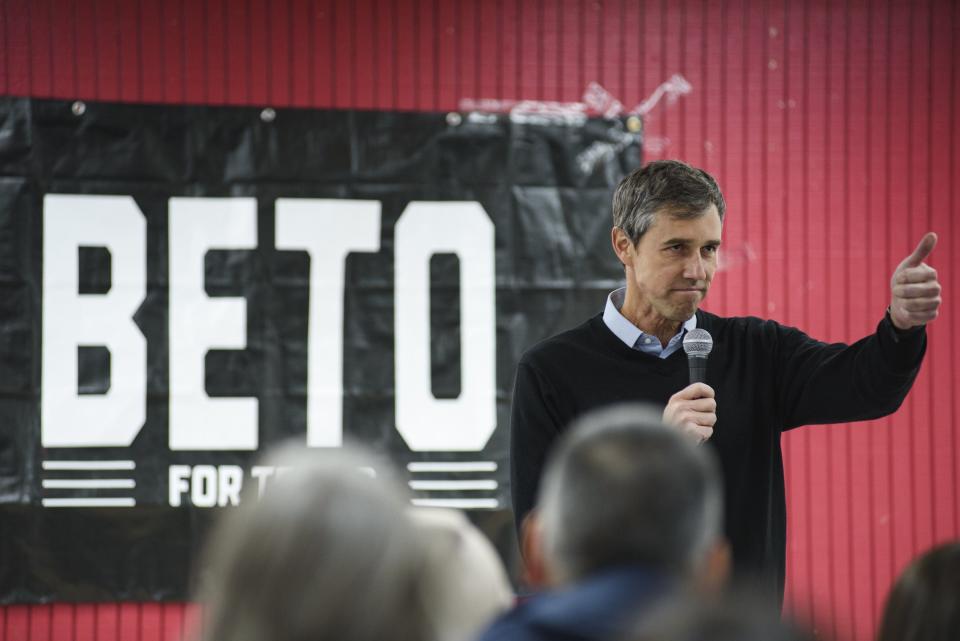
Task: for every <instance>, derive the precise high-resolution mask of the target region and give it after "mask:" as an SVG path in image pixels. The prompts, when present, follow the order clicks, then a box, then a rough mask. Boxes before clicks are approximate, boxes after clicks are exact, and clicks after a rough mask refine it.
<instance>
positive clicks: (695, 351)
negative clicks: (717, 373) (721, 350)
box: [683, 328, 713, 358]
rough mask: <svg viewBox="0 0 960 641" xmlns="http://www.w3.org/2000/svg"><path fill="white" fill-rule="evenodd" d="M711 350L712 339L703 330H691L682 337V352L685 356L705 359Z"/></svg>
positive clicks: (708, 333)
mask: <svg viewBox="0 0 960 641" xmlns="http://www.w3.org/2000/svg"><path fill="white" fill-rule="evenodd" d="M712 349H713V337H712V336H710V332H708V331H707V330H705V329H700V328H697V329H691V330H690V331H689V332H687V334H686V336H684V337H683V351H684V352H686V353H687V356H694V357H699V358H706V357H707V355H708V354H709V353H710V350H712Z"/></svg>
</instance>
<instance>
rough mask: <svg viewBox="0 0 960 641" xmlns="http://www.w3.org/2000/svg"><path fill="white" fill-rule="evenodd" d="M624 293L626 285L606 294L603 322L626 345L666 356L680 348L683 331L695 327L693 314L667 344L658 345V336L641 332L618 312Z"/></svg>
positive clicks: (662, 356)
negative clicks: (664, 345)
mask: <svg viewBox="0 0 960 641" xmlns="http://www.w3.org/2000/svg"><path fill="white" fill-rule="evenodd" d="M626 295H627V288H626V287H621V288H620V289H618V290H616V291H612V292H610V295H609V296H607V305H606V307H604V309H603V322H604V324H605V325H606V326H607V327H609V328H610V331H611V332H613V333H614V334H615V335H616V337H617V338H619V339H620V340H622V341H623V342H624V343H625V344H626V345H627V347H630V348H632V349H636V350H639V351H641V352H643V353H645V354H650V355H652V356H657V357H659V358H667V357H668V356H670V355H671V354H673V353H674V352H675V351H677V350H678V349H680V346H681V343H682V342H683V335H684V333H686V332H689V331H690V330H691V329H695V328H696V327H697V315H696V314H694V315H693V316H691V317H690V318H689V319H688V320H687V321H686V322H685V323H684V324H683V325H681V326H680V331H678V332H677V334H676V336H674V337H673V338H671V339H670V342H668V343H667V346H666V347H663V346H661V345H660V339H659V338H657V337H656V336H651V335H650V334H645V333H643V331H641V329H640V328H639V327H637V326H636V325H634V324H633V323H631V322H630V321H628V320H627V319H626V317H624V315H623V314H621V313H620V308H621V307H623V299H624V297H625V296H626Z"/></svg>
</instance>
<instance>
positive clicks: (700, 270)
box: [683, 252, 707, 280]
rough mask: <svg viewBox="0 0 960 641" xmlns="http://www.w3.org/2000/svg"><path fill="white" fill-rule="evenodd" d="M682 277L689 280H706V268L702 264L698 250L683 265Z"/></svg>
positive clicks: (701, 257)
mask: <svg viewBox="0 0 960 641" xmlns="http://www.w3.org/2000/svg"><path fill="white" fill-rule="evenodd" d="M683 277H684V278H688V279H690V280H706V279H707V268H706V266H705V265H704V264H703V256H701V255H700V253H699V252H697V253H695V254H694V255H693V256H692V257H691V258H690V260H688V261H687V264H686V265H685V266H684V270H683Z"/></svg>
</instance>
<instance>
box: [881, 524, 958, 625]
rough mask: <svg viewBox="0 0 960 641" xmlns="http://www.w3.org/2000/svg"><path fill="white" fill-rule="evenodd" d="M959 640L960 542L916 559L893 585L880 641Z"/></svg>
mask: <svg viewBox="0 0 960 641" xmlns="http://www.w3.org/2000/svg"><path fill="white" fill-rule="evenodd" d="M957 639H960V541H953V542H950V543H945V544H942V545H939V546H937V547H935V548H933V549H932V550H929V551H928V552H926V553H925V554H923V555H921V556H919V557H917V558H916V559H914V561H913V562H912V563H911V564H910V565H909V566H908V567H907V569H906V570H904V571H903V574H901V575H900V578H899V579H897V582H896V583H895V584H894V586H893V589H892V590H891V591H890V595H889V596H888V597H887V604H886V607H885V608H884V611H883V617H882V619H881V621H880V633H879V635H878V640H879V641H957Z"/></svg>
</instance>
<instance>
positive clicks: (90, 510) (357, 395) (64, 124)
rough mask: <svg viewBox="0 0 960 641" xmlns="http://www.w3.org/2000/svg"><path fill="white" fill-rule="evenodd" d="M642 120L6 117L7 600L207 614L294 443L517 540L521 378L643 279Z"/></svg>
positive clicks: (163, 114) (107, 107)
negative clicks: (630, 185) (531, 356)
mask: <svg viewBox="0 0 960 641" xmlns="http://www.w3.org/2000/svg"><path fill="white" fill-rule="evenodd" d="M639 161H640V136H639V134H632V133H628V132H627V131H626V129H625V127H624V123H623V122H621V121H616V120H602V119H576V118H574V119H570V118H554V117H549V116H544V117H525V118H521V117H516V116H514V117H511V116H509V115H506V114H500V115H491V114H464V115H460V114H452V115H447V114H423V113H418V114H413V113H383V112H359V111H318V110H278V111H277V112H271V111H261V110H260V109H252V108H232V107H183V106H174V107H171V106H144V105H120V104H86V105H81V104H79V103H70V102H62V101H37V100H27V99H15V98H6V99H0V261H2V268H0V349H2V354H3V357H2V359H0V600H2V601H3V602H5V603H10V602H31V601H46V600H58V599H63V600H102V599H106V600H123V599H134V600H141V599H169V598H185V597H187V596H188V590H189V580H190V577H189V573H190V571H191V570H190V569H191V564H192V561H193V559H194V558H195V555H196V553H197V550H198V544H199V543H200V541H201V539H202V537H203V532H204V531H205V528H206V527H207V524H208V522H209V521H210V519H211V515H213V514H215V513H216V512H217V511H218V510H219V509H221V508H223V507H225V506H230V505H233V504H236V503H237V502H238V501H240V500H242V499H241V497H243V496H246V495H245V494H242V493H243V492H244V491H247V490H249V491H251V492H252V491H255V489H257V488H262V487H265V485H266V484H268V483H269V482H270V478H271V476H272V475H273V474H274V472H275V470H272V469H270V468H268V467H265V466H262V465H258V460H259V457H260V453H261V452H262V451H263V449H264V448H265V447H267V446H269V445H270V444H272V443H275V442H277V441H280V440H283V439H288V438H289V439H294V440H298V441H299V442H302V443H305V444H307V445H310V446H312V447H338V446H340V445H341V443H343V442H344V441H350V440H356V441H360V442H363V443H366V444H368V445H370V446H372V447H373V448H375V449H376V450H379V451H381V452H385V453H387V454H388V455H389V457H390V458H391V459H393V461H394V462H395V463H396V464H397V466H398V467H399V468H400V469H401V470H405V471H406V472H407V477H408V480H409V483H410V489H411V495H412V496H413V497H414V500H415V501H416V502H420V503H425V504H440V505H443V504H448V505H453V506H460V507H464V508H467V509H471V510H473V511H472V512H471V516H472V518H474V520H475V521H477V522H478V523H479V524H480V525H481V527H483V528H484V529H485V530H487V532H488V534H490V536H491V537H492V538H493V539H494V540H495V542H496V543H498V545H499V547H501V551H502V552H503V551H504V550H505V548H507V547H509V546H510V545H511V544H510V542H509V539H510V537H511V536H512V533H511V532H510V531H511V530H512V526H511V525H510V517H509V511H508V508H509V487H508V483H509V477H508V469H507V454H508V451H507V450H508V440H509V439H508V430H509V406H510V396H511V388H512V383H513V372H514V367H515V364H516V362H517V360H518V358H519V356H520V354H521V353H522V352H523V350H524V349H525V348H527V347H528V346H530V345H531V344H533V343H534V342H536V341H537V340H539V339H541V338H543V337H545V336H548V335H550V334H552V333H555V332H557V331H559V330H561V329H563V328H565V327H568V326H571V325H573V324H575V323H578V322H580V321H581V320H583V319H585V318H586V317H588V316H590V315H592V314H595V313H597V312H598V311H599V310H600V309H602V305H603V302H604V296H605V294H606V293H607V292H608V291H609V290H610V288H612V287H614V286H616V285H617V283H618V282H619V280H620V271H619V269H618V266H617V264H616V261H615V259H614V257H613V255H612V252H611V251H610V249H609V228H610V222H609V207H610V205H609V203H610V196H611V193H612V189H613V186H615V185H616V183H617V181H618V180H619V179H620V178H621V177H622V176H623V175H624V173H625V172H627V171H629V170H630V169H632V168H634V167H636V166H637V165H638V164H639Z"/></svg>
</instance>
